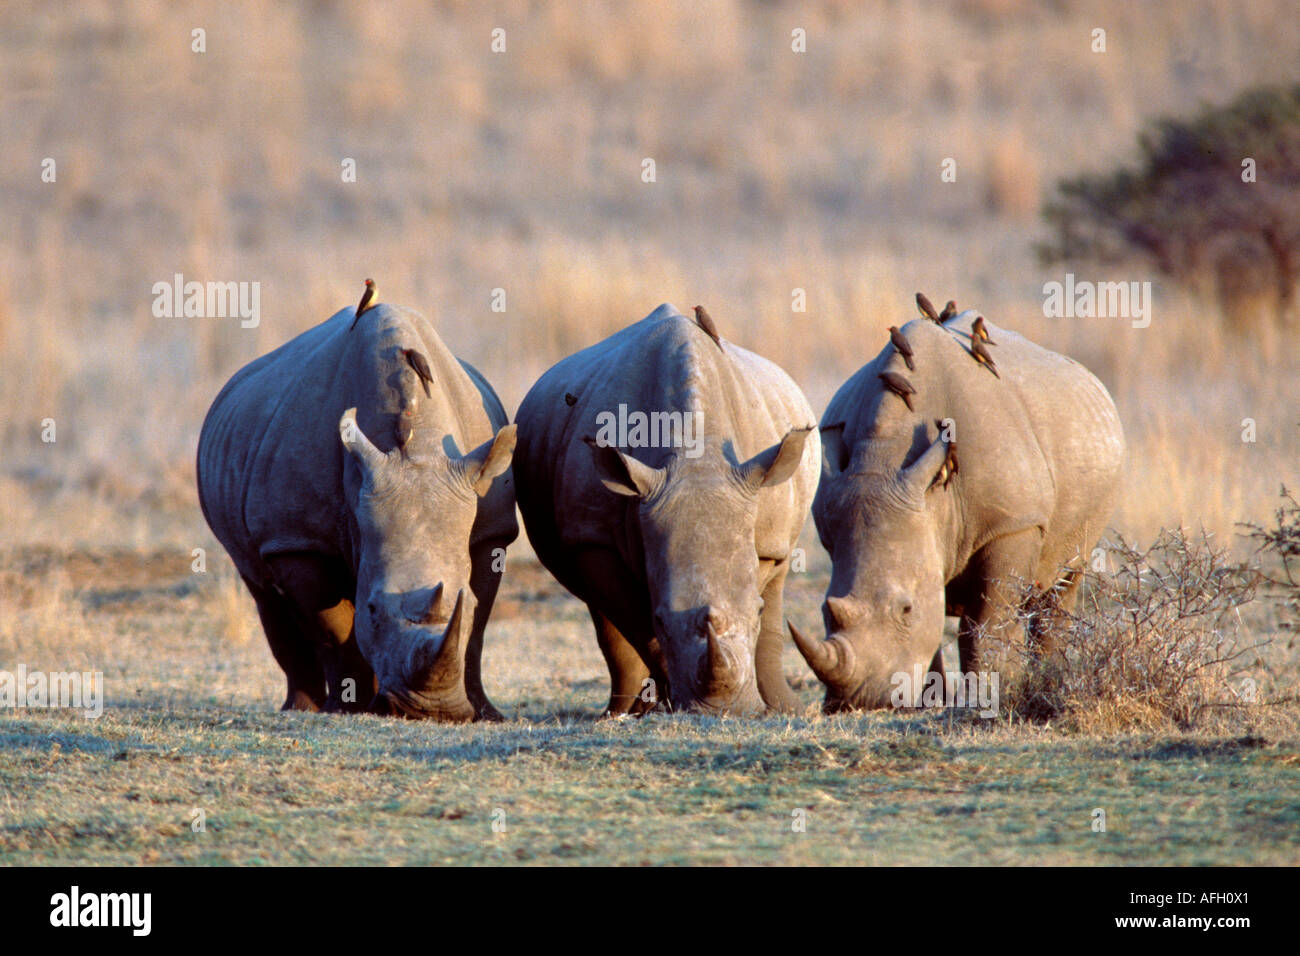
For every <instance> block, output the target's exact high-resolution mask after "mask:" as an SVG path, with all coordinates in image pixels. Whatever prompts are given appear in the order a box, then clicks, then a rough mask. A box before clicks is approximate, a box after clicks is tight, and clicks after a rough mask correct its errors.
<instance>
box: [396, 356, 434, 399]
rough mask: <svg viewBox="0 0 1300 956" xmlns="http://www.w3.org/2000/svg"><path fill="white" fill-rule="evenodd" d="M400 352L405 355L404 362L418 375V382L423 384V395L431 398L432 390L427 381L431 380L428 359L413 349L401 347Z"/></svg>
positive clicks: (431, 374)
mask: <svg viewBox="0 0 1300 956" xmlns="http://www.w3.org/2000/svg"><path fill="white" fill-rule="evenodd" d="M402 354H403V355H405V356H406V363H407V364H408V365H410V366H411V368H413V369H414V370H415V374H416V375H418V376H419V377H420V384H421V385H423V386H424V397H425V398H432V397H433V392H431V391H430V390H429V383H430V382H432V381H433V373H432V372H430V371H429V360H428V359H426V358H425V357H424V356H423V355H421V354H420V353H419V352H417V351H416V350H415V349H402Z"/></svg>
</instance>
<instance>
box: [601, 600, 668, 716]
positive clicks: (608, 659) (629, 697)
mask: <svg viewBox="0 0 1300 956" xmlns="http://www.w3.org/2000/svg"><path fill="white" fill-rule="evenodd" d="M587 610H588V611H589V612H590V613H591V623H592V624H594V625H595V627H596V643H597V644H598V645H600V652H601V654H603V655H604V656H605V666H606V667H608V668H609V682H610V691H609V704H608V706H606V708H605V712H604V713H603V714H601V716H602V717H617V716H619V715H620V714H635V715H637V716H640V715H641V714H644V713H647V712H648V711H650V710H653V709H654V707H655V704H656V703H657V702H658V695H659V689H658V687H655V688H654V689H653V692H650V687H649V685H648V684H647V683H646V680H647V678H649V677H650V668H648V667H646V665H645V661H643V660H642V659H641V655H640V654H638V653H637V651H636V648H635V647H633V646H632V644H631V643H630V642H629V641H628V639H627V638H626V637H624V636H623V634H622V632H621V631H619V629H618V628H617V627H615V626H614V624H613V622H611V621H610V619H609V618H607V617H605V615H603V614H601V613H600V612H599V611H597V610H596V609H595V608H594V607H591V606H588V608H587Z"/></svg>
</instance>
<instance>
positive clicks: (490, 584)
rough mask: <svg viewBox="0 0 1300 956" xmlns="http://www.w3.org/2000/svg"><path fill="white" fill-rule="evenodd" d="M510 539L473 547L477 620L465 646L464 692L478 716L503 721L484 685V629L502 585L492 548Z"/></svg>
mask: <svg viewBox="0 0 1300 956" xmlns="http://www.w3.org/2000/svg"><path fill="white" fill-rule="evenodd" d="M508 543H509V542H507V541H500V540H494V541H489V542H485V543H483V544H480V545H476V546H475V547H474V548H473V549H472V555H471V560H472V562H473V570H472V571H471V572H470V583H469V586H470V590H471V591H473V592H474V600H475V602H476V605H475V608H474V623H473V625H472V627H471V630H470V635H469V643H468V644H466V646H465V696H466V697H468V698H469V702H470V706H472V707H473V708H474V719H475V720H490V721H501V720H505V718H504V717H503V716H501V711H499V710H497V709H496V708H495V707H494V706H492V701H490V700H488V695H487V691H485V690H484V689H483V631H484V630H485V629H486V628H487V622H488V617H489V615H491V613H492V605H493V604H495V603H496V599H497V588H499V587H500V586H501V573H502V572H500V571H496V570H493V567H492V565H493V561H494V557H493V552H494V551H495V550H496V549H497V548H504V547H505V546H506V544H508Z"/></svg>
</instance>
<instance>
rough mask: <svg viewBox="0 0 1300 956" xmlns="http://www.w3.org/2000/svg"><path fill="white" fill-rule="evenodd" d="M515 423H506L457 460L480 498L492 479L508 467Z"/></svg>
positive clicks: (486, 490) (515, 431)
mask: <svg viewBox="0 0 1300 956" xmlns="http://www.w3.org/2000/svg"><path fill="white" fill-rule="evenodd" d="M516 435H517V430H516V426H515V425H506V426H505V427H504V428H502V429H501V430H500V431H499V432H497V433H496V436H495V437H493V438H492V440H491V441H485V442H484V443H483V444H481V445H479V446H478V447H477V448H475V449H474V450H473V451H472V452H470V453H469V454H468V455H466V456H465V457H463V458H461V459H460V460H459V462H457V464H458V466H459V467H460V468H461V472H462V474H463V475H464V476H465V480H466V481H467V482H469V485H470V487H471V488H473V489H474V491H475V493H476V494H478V496H479V497H480V498H481V497H482V496H483V495H485V494H487V493H488V489H489V488H491V487H492V480H493V479H494V478H496V476H497V475H499V474H501V473H502V472H503V471H505V470H506V469H507V468H509V467H510V456H512V455H513V454H514V453H515V439H516Z"/></svg>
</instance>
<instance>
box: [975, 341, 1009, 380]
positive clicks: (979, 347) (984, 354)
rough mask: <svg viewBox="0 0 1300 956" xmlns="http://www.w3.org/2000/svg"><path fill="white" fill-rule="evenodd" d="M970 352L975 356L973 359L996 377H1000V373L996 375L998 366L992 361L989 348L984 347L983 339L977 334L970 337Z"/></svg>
mask: <svg viewBox="0 0 1300 956" xmlns="http://www.w3.org/2000/svg"><path fill="white" fill-rule="evenodd" d="M970 354H971V355H973V356H974V357H975V361H977V362H979V363H980V364H981V365H983V366H984V367H985V368H986V369H988V370H989V371H990V372H992V373H993V374H994V375H995V376H997V377H998V378H1001V377H1002V376H1001V375H998V367H997V364H996V363H995V362H994V361H993V356H992V355H989V350H988V349H986V348H985V347H984V342H983V340H982V339H980V337H979V336H977V335H972V336H971V337H970Z"/></svg>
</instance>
